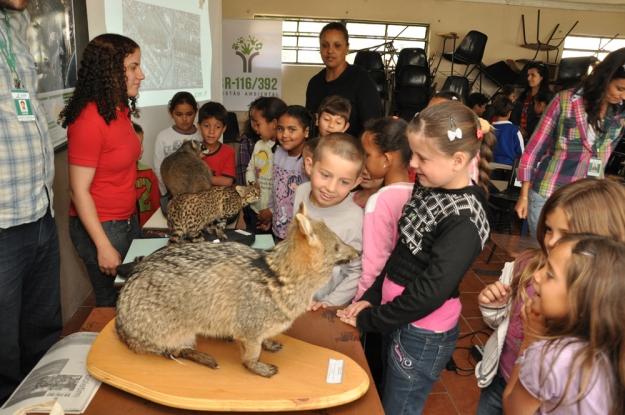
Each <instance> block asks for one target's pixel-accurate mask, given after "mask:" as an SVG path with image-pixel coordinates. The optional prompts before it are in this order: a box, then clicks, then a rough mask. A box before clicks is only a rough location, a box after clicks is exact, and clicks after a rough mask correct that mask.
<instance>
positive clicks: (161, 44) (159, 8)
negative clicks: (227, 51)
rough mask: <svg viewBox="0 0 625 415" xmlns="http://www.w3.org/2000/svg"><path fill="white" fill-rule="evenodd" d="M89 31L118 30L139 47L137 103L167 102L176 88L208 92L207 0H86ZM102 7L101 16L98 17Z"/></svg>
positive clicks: (201, 97) (204, 96) (202, 96)
mask: <svg viewBox="0 0 625 415" xmlns="http://www.w3.org/2000/svg"><path fill="white" fill-rule="evenodd" d="M87 3H88V4H87V9H88V10H91V12H90V13H93V16H94V17H93V18H90V19H89V36H90V38H93V37H95V36H97V35H99V34H101V33H120V34H123V35H125V36H128V37H129V38H131V39H133V40H134V41H135V42H137V44H138V45H139V47H140V48H141V69H142V70H143V72H144V74H145V80H143V81H142V82H141V88H140V89H139V97H138V100H137V103H138V105H139V107H149V106H153V105H167V103H168V102H169V100H170V99H171V97H172V96H173V95H174V94H175V93H176V92H179V91H187V92H190V93H191V94H193V96H194V97H195V99H196V100H197V101H198V102H201V101H206V100H209V99H210V98H211V94H210V90H211V65H212V47H211V33H210V20H209V16H208V13H209V11H208V10H207V7H206V5H205V1H201V0H200V1H198V0H176V1H172V0H141V1H138V0H89V1H87ZM102 12H103V13H104V19H102V18H101V14H102Z"/></svg>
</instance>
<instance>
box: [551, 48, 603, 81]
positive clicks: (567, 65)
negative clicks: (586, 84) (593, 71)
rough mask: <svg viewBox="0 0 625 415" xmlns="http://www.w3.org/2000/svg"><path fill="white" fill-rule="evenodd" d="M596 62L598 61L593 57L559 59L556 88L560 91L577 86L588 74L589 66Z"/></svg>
mask: <svg viewBox="0 0 625 415" xmlns="http://www.w3.org/2000/svg"><path fill="white" fill-rule="evenodd" d="M597 62H598V59H597V58H595V57H594V56H579V57H575V58H562V59H560V65H559V66H558V76H557V78H556V86H560V87H561V88H560V89H569V88H573V87H575V86H577V85H579V84H580V82H581V81H582V78H583V77H584V76H585V75H586V74H588V70H589V69H590V67H591V65H593V64H595V63H597Z"/></svg>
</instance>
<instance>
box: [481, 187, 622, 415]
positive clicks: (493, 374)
mask: <svg viewBox="0 0 625 415" xmlns="http://www.w3.org/2000/svg"><path fill="white" fill-rule="evenodd" d="M623 200H625V188H624V187H623V186H622V185H620V184H618V183H617V182H614V181H611V180H594V179H582V180H579V181H576V182H573V183H570V184H568V185H566V186H563V187H561V188H560V189H558V190H556V191H555V192H554V194H553V195H551V197H550V198H549V199H548V200H547V203H546V204H545V206H544V207H543V210H542V212H541V215H540V218H539V221H538V231H537V238H538V241H539V242H540V244H541V247H542V249H536V250H527V251H524V252H522V253H521V255H519V257H518V258H517V259H516V260H515V262H514V264H513V263H511V262H509V263H507V264H506V265H505V266H504V271H503V273H502V276H501V278H500V279H499V281H498V282H496V283H493V284H490V285H488V286H487V287H486V288H484V290H482V292H481V293H480V295H479V296H478V303H479V305H480V310H481V311H482V316H483V317H484V321H485V322H486V324H488V325H489V326H490V327H491V328H493V329H495V330H496V331H495V332H494V333H493V335H492V336H491V338H490V339H489V340H488V342H487V343H486V347H485V350H484V358H483V359H482V361H481V362H479V363H478V364H477V366H476V368H475V376H476V377H477V378H478V386H480V387H481V388H483V389H482V392H481V395H480V401H479V403H478V408H477V415H491V414H492V415H495V414H501V411H502V402H501V397H502V395H503V391H504V389H505V387H506V384H507V383H508V381H509V379H510V375H511V373H512V369H513V367H514V362H515V361H516V359H517V356H518V355H519V348H520V346H521V342H522V341H523V322H522V321H521V314H520V312H521V309H522V307H523V304H524V302H525V301H526V300H527V299H528V298H529V297H531V296H532V295H533V293H534V289H533V287H532V286H531V279H532V276H533V274H534V273H535V272H536V270H538V269H540V268H541V267H542V266H543V265H544V263H545V259H546V256H547V254H548V253H549V252H550V251H551V250H552V249H553V247H554V246H555V244H556V243H557V242H558V241H559V240H560V238H562V236H564V235H566V234H567V233H569V232H570V233H592V234H596V235H600V236H604V237H608V238H610V239H613V240H615V241H617V242H621V243H625V206H623ZM513 267H514V270H513Z"/></svg>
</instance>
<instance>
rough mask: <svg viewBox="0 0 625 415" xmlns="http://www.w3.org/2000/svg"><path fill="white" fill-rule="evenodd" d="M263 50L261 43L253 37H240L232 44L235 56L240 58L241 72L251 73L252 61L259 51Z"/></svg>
mask: <svg viewBox="0 0 625 415" xmlns="http://www.w3.org/2000/svg"><path fill="white" fill-rule="evenodd" d="M262 48H263V44H262V42H259V41H258V39H256V38H254V37H253V36H251V35H250V36H248V38H247V39H243V38H242V37H240V38H238V39H237V41H236V42H234V43H233V44H232V49H234V50H235V51H236V52H235V53H236V55H237V56H240V57H241V59H242V60H243V72H244V73H247V72H250V73H251V72H252V59H254V57H256V56H258V55H259V54H260V52H259V51H260V50H261V49H262Z"/></svg>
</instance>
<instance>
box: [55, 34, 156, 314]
mask: <svg viewBox="0 0 625 415" xmlns="http://www.w3.org/2000/svg"><path fill="white" fill-rule="evenodd" d="M80 65H81V67H80V70H79V71H78V80H77V82H76V89H75V91H74V95H73V96H72V98H71V99H70V101H69V103H68V104H67V106H66V107H65V109H64V110H63V112H62V113H61V118H62V119H63V127H68V129H67V138H68V159H69V185H70V196H71V204H70V237H71V239H72V242H73V243H74V246H75V247H76V250H77V251H78V254H79V255H80V257H81V258H82V260H83V262H84V263H85V265H86V267H87V272H88V274H89V279H90V280H91V284H92V285H93V291H94V293H95V296H96V306H97V307H114V306H115V304H116V302H117V292H116V290H115V288H114V287H113V282H114V276H115V275H116V267H117V266H118V265H119V264H121V261H122V258H123V257H124V256H125V255H126V253H127V251H128V248H129V246H130V243H131V242H132V240H133V239H134V238H138V237H139V235H140V229H139V222H138V221H137V218H136V216H135V215H134V212H135V203H136V196H135V182H136V176H137V160H138V158H139V156H140V154H141V144H140V143H139V140H138V138H137V135H136V134H135V132H134V129H133V127H132V122H131V118H130V117H131V115H133V116H135V117H137V116H138V112H139V111H138V109H137V107H136V97H137V95H138V94H139V86H140V85H141V81H142V80H143V79H144V78H145V76H144V75H143V71H142V70H141V50H140V49H139V45H137V44H136V43H135V42H134V41H133V40H132V39H129V38H127V37H125V36H121V35H116V34H103V35H100V36H98V37H96V38H94V39H93V40H92V41H91V42H89V44H88V45H87V47H86V48H85V51H84V53H83V58H82V61H81V63H80Z"/></svg>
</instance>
